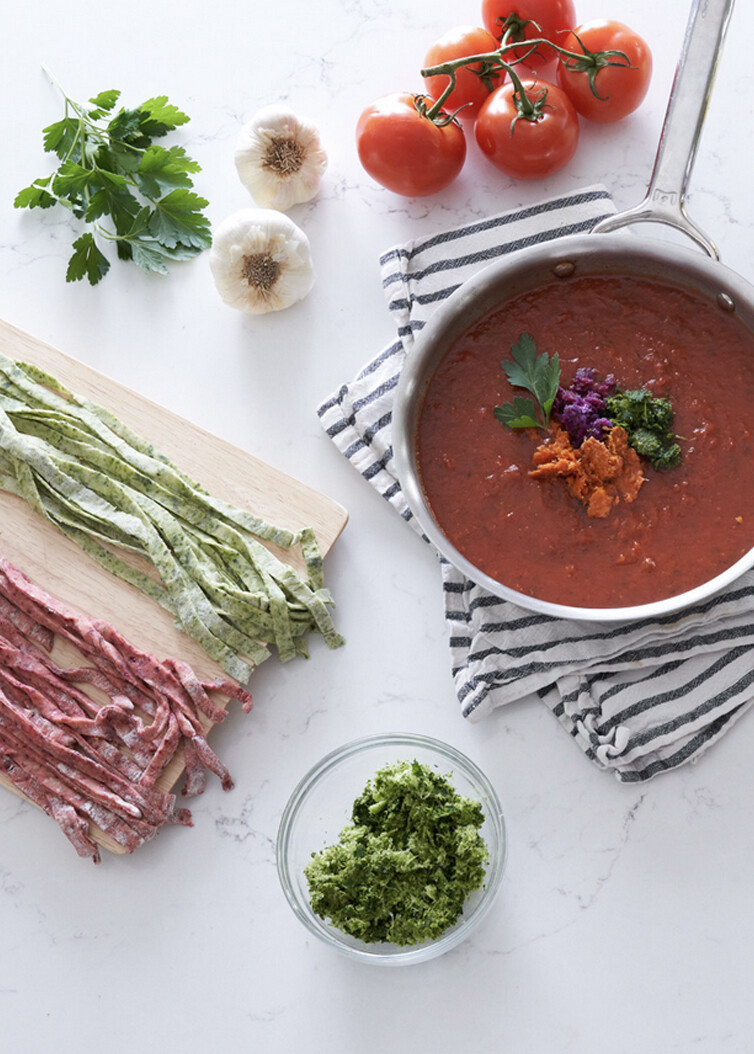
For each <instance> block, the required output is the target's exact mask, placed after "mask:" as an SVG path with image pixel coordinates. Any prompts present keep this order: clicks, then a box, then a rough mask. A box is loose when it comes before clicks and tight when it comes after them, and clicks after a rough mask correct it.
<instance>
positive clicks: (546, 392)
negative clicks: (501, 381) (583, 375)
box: [494, 333, 560, 428]
mask: <svg viewBox="0 0 754 1054" xmlns="http://www.w3.org/2000/svg"><path fill="white" fill-rule="evenodd" d="M511 351H512V354H513V360H512V361H509V362H503V363H501V365H502V367H503V369H504V370H505V372H506V374H507V376H508V380H509V381H510V383H511V384H512V385H513V386H514V387H515V388H526V390H527V391H529V392H531V393H532V395H533V396H534V398H535V399H536V403H535V402H533V401H532V400H531V399H523V398H521V396H516V397H515V398H514V400H513V402H512V403H504V404H503V405H502V406H496V407H495V410H494V414H495V417H496V418H497V420H498V421H500V422H501V423H502V424H504V425H507V427H508V428H547V426H548V424H549V422H550V413H551V411H552V404H553V403H554V402H555V396H556V395H557V394H558V385H559V384H560V359H559V358H558V354H557V352H556V353H555V355H553V356H552V358H550V356H549V355H548V354H547V352H543V353H542V354H541V355H538V354H537V345H536V343H535V341H534V338H533V337H532V336H531V334H530V333H522V334H521V336H520V337H519V341H518V344H514V345H513V347H512V349H511Z"/></svg>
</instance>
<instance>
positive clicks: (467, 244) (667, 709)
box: [318, 186, 754, 782]
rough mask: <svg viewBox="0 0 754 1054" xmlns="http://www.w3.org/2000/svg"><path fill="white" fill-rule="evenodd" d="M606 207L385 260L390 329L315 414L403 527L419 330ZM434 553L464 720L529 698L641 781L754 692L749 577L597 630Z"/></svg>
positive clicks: (706, 738)
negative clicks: (408, 359) (405, 447)
mask: <svg viewBox="0 0 754 1054" xmlns="http://www.w3.org/2000/svg"><path fill="white" fill-rule="evenodd" d="M614 211H615V210H614V207H613V204H612V201H611V199H610V197H609V195H608V193H607V191H606V190H605V188H604V187H600V186H595V187H590V188H587V189H585V190H583V191H580V192H579V193H575V194H571V195H568V196H564V197H558V198H553V199H550V200H547V201H545V202H543V203H541V204H540V205H539V206H537V207H533V208H528V209H521V210H516V211H515V212H507V213H503V214H501V215H497V216H493V217H490V218H488V219H485V220H481V221H479V222H478V223H472V224H468V225H466V226H463V227H457V228H454V229H452V230H449V231H445V232H443V233H438V234H436V235H434V236H431V237H424V238H420V239H417V240H416V241H413V242H411V243H409V244H407V245H404V246H401V247H399V248H395V249H391V250H390V251H389V252H386V253H385V254H384V256H383V257H382V258H381V261H380V264H381V269H382V282H383V287H384V291H385V295H386V297H387V300H388V304H389V307H390V310H391V312H392V313H393V317H394V318H395V321H396V324H397V329H398V338H397V340H396V341H395V342H394V343H392V344H390V345H389V346H388V347H387V348H385V349H384V350H383V351H382V352H381V354H379V355H377V357H376V358H374V359H372V360H371V361H370V362H369V363H368V364H367V365H366V366H365V367H364V368H363V369H362V370H361V371H360V373H359V374H358V375H357V376H356V377H355V378H354V379H353V380H352V381H351V382H349V383H347V384H344V385H343V386H342V387H341V388H340V389H339V390H338V391H337V392H335V393H334V394H333V395H332V396H331V397H330V398H329V399H327V400H326V401H324V402H323V403H322V404H321V406H320V407H319V409H318V414H319V417H320V420H321V422H322V425H323V427H324V429H325V431H326V432H327V434H328V435H329V437H330V438H331V439H332V440H333V442H334V443H335V444H336V445H337V447H338V449H339V450H340V451H341V452H342V453H343V454H344V455H345V457H346V458H347V459H348V460H349V461H350V463H351V464H352V465H353V466H354V468H356V469H357V471H359V472H360V473H361V474H362V475H363V476H364V478H365V479H366V480H368V481H369V483H370V484H371V485H372V486H373V487H375V488H376V489H377V490H378V491H379V493H380V494H382V496H383V497H384V498H386V499H387V500H388V501H389V502H390V503H391V504H392V505H393V507H394V508H395V509H396V511H397V512H398V513H399V514H400V515H401V516H402V517H403V518H404V519H405V520H407V521H408V522H409V523H411V522H412V517H411V513H410V510H409V509H408V507H407V505H406V502H405V499H404V497H403V493H402V491H401V486H400V482H399V480H398V479H397V476H396V473H395V466H394V463H393V456H392V447H391V428H390V422H391V407H392V399H393V393H394V390H395V387H396V385H397V383H398V377H399V375H400V370H401V366H402V363H403V361H404V358H405V356H406V355H410V354H411V347H412V344H413V340H414V334H415V333H416V332H418V331H419V330H420V329H421V328H422V326H423V325H424V324H425V322H426V320H427V319H428V318H429V316H430V314H431V312H432V309H433V307H434V305H435V304H437V303H438V302H439V301H442V300H443V299H445V298H446V297H448V296H449V295H450V294H451V293H452V292H453V290H454V289H456V288H457V287H458V285H459V284H460V283H462V282H463V281H464V280H465V279H467V278H468V277H470V276H471V275H472V274H473V273H475V272H476V271H477V270H479V269H480V268H481V267H483V266H485V264H487V263H488V262H490V261H491V260H493V259H495V258H497V257H499V256H502V255H504V254H506V253H509V252H512V251H513V250H515V249H519V248H523V247H525V246H528V245H532V244H535V243H538V242H543V241H547V240H549V239H552V238H557V237H560V236H562V235H565V234H570V233H578V232H585V231H588V230H589V229H591V227H592V226H593V225H594V223H596V222H597V221H598V220H599V219H601V218H602V217H604V216H607V215H610V214H611V213H613V212H614ZM414 526H416V525H414ZM416 529H417V530H418V527H417V528H416ZM439 562H440V566H441V572H442V585H443V594H444V601H445V617H446V622H447V627H448V633H449V639H450V652H451V662H452V672H453V678H454V683H455V688H456V692H457V695H458V699H459V702H460V704H461V712H462V714H463V715H464V717H467V718H470V719H478V718H480V717H482V716H483V715H485V714H488V713H489V712H490V711H491V710H492V709H494V708H495V707H498V706H501V705H503V704H505V703H509V702H512V701H513V700H516V699H521V698H523V697H525V696H529V695H532V694H533V695H534V696H538V697H539V698H540V699H542V701H543V702H544V703H545V704H546V705H547V706H548V707H549V708H550V710H551V711H552V712H553V713H554V714H555V715H556V717H557V718H558V719H559V720H560V722H561V723H562V724H563V725H564V727H565V728H566V729H567V730H568V732H569V733H570V735H571V736H572V737H573V739H574V740H575V741H576V743H578V745H579V746H580V747H581V749H582V750H583V751H584V753H585V754H586V755H587V757H589V758H590V759H591V760H592V761H593V762H595V763H596V764H597V765H599V766H600V767H602V768H604V769H606V770H610V771H612V772H614V773H615V775H616V776H617V777H618V778H619V779H620V780H622V781H624V782H638V781H642V780H647V779H650V778H651V777H653V776H655V775H656V774H658V773H660V772H663V771H667V770H669V769H673V768H675V767H676V766H678V765H680V764H683V763H684V762H687V761H690V760H692V759H694V758H697V757H698V756H699V755H700V754H701V753H702V751H703V750H705V748H706V747H708V746H709V745H710V744H711V743H713V742H714V741H715V740H716V739H717V738H718V737H719V736H721V735H722V733H723V732H724V731H725V730H726V729H727V728H728V727H730V726H731V725H732V724H733V723H734V722H735V721H736V719H737V718H738V717H740V716H741V715H742V714H743V713H744V712H745V710H746V709H747V708H748V707H749V706H750V705H751V702H752V700H753V699H754V686H753V683H752V682H754V662H752V655H753V653H752V646H753V645H754V617H752V613H753V612H754V573H750V574H747V575H746V576H744V577H743V578H741V579H740V580H739V581H738V582H737V583H736V584H735V586H733V587H731V588H730V589H729V590H728V591H726V592H724V593H723V594H721V595H719V596H717V597H715V598H713V599H712V600H709V601H707V602H706V603H704V604H702V605H699V606H698V607H695V608H693V609H688V610H686V611H684V612H682V613H680V614H676V615H671V616H667V617H665V618H663V619H661V620H651V621H649V620H647V621H643V622H638V623H630V624H625V625H621V626H618V625H610V626H604V625H595V624H594V623H585V622H575V621H570V620H565V619H555V618H552V617H550V616H545V615H539V614H535V613H533V612H530V611H527V610H525V609H523V608H520V607H518V606H516V605H514V604H511V603H510V602H508V601H504V600H500V599H499V598H497V597H495V596H493V595H492V594H490V593H489V592H488V591H486V590H484V589H482V588H480V587H479V586H478V585H476V584H475V583H473V582H471V581H469V580H468V579H467V578H466V577H465V576H464V575H463V574H461V573H460V572H459V571H458V570H457V569H456V568H455V567H453V566H451V565H450V564H449V563H448V562H447V561H445V560H444V559H442V558H439Z"/></svg>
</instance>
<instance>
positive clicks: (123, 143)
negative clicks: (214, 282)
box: [13, 89, 212, 285]
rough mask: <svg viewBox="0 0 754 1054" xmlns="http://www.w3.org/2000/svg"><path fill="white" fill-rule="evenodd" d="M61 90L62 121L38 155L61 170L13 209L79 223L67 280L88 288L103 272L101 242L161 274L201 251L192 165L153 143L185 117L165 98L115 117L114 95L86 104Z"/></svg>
mask: <svg viewBox="0 0 754 1054" xmlns="http://www.w3.org/2000/svg"><path fill="white" fill-rule="evenodd" d="M61 93H62V95H63V98H64V100H65V114H64V116H63V118H62V119H61V120H60V121H56V122H54V123H53V124H51V125H48V126H47V127H46V128H44V129H43V145H44V149H45V151H47V152H48V153H54V154H56V155H57V157H58V158H59V160H60V165H59V166H58V168H57V170H56V171H55V172H54V173H53V174H52V175H50V176H46V177H42V178H40V179H35V180H34V181H33V182H32V183H31V184H30V185H29V186H28V187H24V188H23V189H22V190H20V191H19V192H18V194H17V195H16V197H15V200H14V202H13V204H14V206H15V207H16V208H19V209H22V208H28V209H33V208H44V209H47V208H51V207H52V206H53V205H58V204H59V205H63V206H64V207H65V208H67V209H69V210H70V212H71V213H72V214H73V216H75V217H76V218H77V219H78V220H81V221H82V222H83V223H85V224H86V225H87V229H86V231H85V233H84V234H82V235H81V237H79V238H77V239H76V241H74V243H73V248H74V253H73V256H72V257H71V259H70V260H69V263H68V269H67V272H66V280H67V281H69V282H72V281H79V280H80V279H82V278H84V277H86V278H87V280H88V281H89V282H90V283H91V284H92V285H96V283H97V282H99V281H100V280H101V279H102V278H103V277H104V275H105V274H107V271H108V270H109V267H110V264H109V262H108V260H107V258H106V256H105V255H104V253H103V251H102V248H101V247H100V245H101V244H102V243H112V244H114V246H115V249H116V252H117V255H118V257H119V258H120V259H122V260H133V262H134V263H136V264H137V266H138V267H140V268H141V269H142V270H144V271H148V272H154V273H157V274H167V273H168V261H174V260H186V259H189V258H190V257H192V256H196V255H197V254H198V253H200V252H202V251H203V250H204V249H207V248H209V246H210V245H211V242H212V236H211V231H210V224H209V220H208V219H207V217H206V216H205V215H204V213H203V211H202V210H203V209H204V208H205V207H206V206H207V204H208V202H207V201H206V199H205V198H202V197H200V196H199V195H198V194H196V193H194V191H193V190H192V189H191V188H192V187H193V179H192V176H193V174H194V173H196V172H199V171H201V167H200V165H199V164H198V163H197V162H196V161H194V160H193V159H192V158H191V157H189V155H188V154H187V153H186V151H185V150H184V148H183V147H182V146H177V145H174V146H170V147H164V146H162V145H158V144H155V143H153V142H152V140H153V139H154V138H157V137H162V136H165V135H167V134H168V133H169V132H172V131H175V129H176V128H178V127H179V126H180V125H183V124H186V122H187V121H188V120H189V118H188V116H187V115H186V114H185V113H184V112H183V111H182V110H180V109H178V107H177V106H174V105H173V104H172V103H171V102H169V100H168V97H167V95H157V96H154V97H153V98H151V99H147V100H146V102H143V103H142V104H141V106H139V107H137V108H135V109H126V108H125V107H121V108H120V109H118V110H117V111H116V106H117V103H118V100H119V99H120V92H119V91H117V90H115V89H109V90H107V91H103V92H100V93H99V94H97V95H93V96H91V98H90V99H89V100H88V102H87V104H81V103H77V102H75V101H74V100H73V99H71V98H70V97H69V96H68V95H66V94H65V92H63V91H62V89H61Z"/></svg>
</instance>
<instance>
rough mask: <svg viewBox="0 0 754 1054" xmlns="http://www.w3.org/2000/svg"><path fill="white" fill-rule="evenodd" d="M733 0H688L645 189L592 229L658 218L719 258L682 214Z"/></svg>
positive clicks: (657, 220)
mask: <svg viewBox="0 0 754 1054" xmlns="http://www.w3.org/2000/svg"><path fill="white" fill-rule="evenodd" d="M734 2H735V0H694V4H693V7H692V10H691V14H690V16H689V22H688V25H687V27H686V36H685V39H684V42H683V50H682V52H681V57H680V59H679V61H678V67H677V69H676V72H675V78H674V79H673V85H672V87H671V89H670V99H669V100H668V107H667V110H666V112H665V121H664V123H663V126H662V134H661V135H660V144H659V146H658V148H657V157H656V158H655V164H654V170H653V172H652V178H651V180H650V183H649V189H648V191H647V195H646V197H645V198H644V200H643V201H642V202H640V204H638V205H636V206H634V207H633V208H631V209H627V210H626V211H625V212H618V213H616V214H615V215H613V216H609V217H607V219H604V220H601V221H600V222H599V223H597V224H595V226H594V227H593V228H592V232H593V233H605V232H607V231H614V230H617V229H618V228H620V227H626V226H628V225H629V224H632V223H644V222H654V223H664V224H665V225H666V226H668V227H674V228H675V229H676V230H679V231H682V232H683V233H684V234H687V235H688V236H689V237H690V238H692V239H693V240H694V241H695V242H696V243H697V245H699V246H701V248H702V249H704V251H705V252H706V253H708V255H709V256H711V257H712V258H713V259H715V260H717V259H719V255H720V254H719V252H718V250H717V246H716V245H715V244H714V242H712V241H710V239H709V238H708V237H707V235H706V234H705V233H704V232H703V231H702V230H700V229H699V227H697V225H696V224H695V223H693V222H692V221H691V220H690V219H689V218H688V216H687V215H686V190H687V187H688V182H689V177H690V175H691V169H692V167H693V164H694V160H695V158H696V151H697V147H698V146H699V139H700V136H701V132H702V125H703V124H704V118H705V116H706V113H707V105H708V103H709V98H710V95H711V94H712V86H713V84H714V81H715V74H716V72H717V65H718V61H719V59H720V55H721V53H722V49H723V41H724V40H725V33H726V30H727V28H728V22H729V20H730V14H731V11H732V10H733V4H734Z"/></svg>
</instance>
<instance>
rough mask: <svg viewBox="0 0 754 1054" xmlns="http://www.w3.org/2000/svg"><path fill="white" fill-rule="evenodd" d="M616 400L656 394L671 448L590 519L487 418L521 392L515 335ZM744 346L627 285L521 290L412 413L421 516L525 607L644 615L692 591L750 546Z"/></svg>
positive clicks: (713, 324)
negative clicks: (633, 488)
mask: <svg viewBox="0 0 754 1054" xmlns="http://www.w3.org/2000/svg"><path fill="white" fill-rule="evenodd" d="M525 332H528V333H531V335H532V336H533V337H534V339H535V341H536V344H537V350H538V352H540V353H541V352H547V353H548V354H549V355H553V354H554V353H555V352H557V353H558V354H559V356H560V366H561V371H562V373H561V384H563V385H567V384H569V383H570V381H571V379H572V377H573V375H574V373H575V372H576V370H577V369H578V368H579V367H593V368H595V369H597V370H598V372H599V375H600V377H604V376H605V375H606V374H609V373H612V374H614V376H615V378H616V380H617V383H618V386H619V387H620V388H622V389H624V390H628V389H632V388H640V387H646V388H648V389H649V390H650V391H651V392H652V393H653V394H654V395H658V396H665V397H667V398H669V399H670V400H671V402H672V404H673V408H674V410H675V421H674V428H675V431H676V433H677V434H678V436H679V439H680V445H681V449H682V452H683V458H682V461H681V464H680V465H679V466H678V467H677V468H674V469H670V470H667V471H656V470H654V469H653V468H652V467H651V465H649V464H648V463H646V464H645V466H644V469H645V471H644V474H645V476H646V478H647V481H646V482H645V483H644V485H643V486H642V488H641V490H640V491H639V494H638V497H637V498H636V500H635V501H634V502H633V503H630V504H627V503H621V504H619V505H618V506H616V507H615V508H614V509H613V510H612V511H611V513H610V515H609V516H607V517H606V518H605V519H601V520H597V519H590V518H589V517H588V516H587V515H586V511H585V509H584V507H583V506H582V505H581V504H580V502H578V501H577V500H576V499H574V498H573V497H572V496H571V495H570V494H569V492H568V490H567V487H566V486H565V484H564V483H563V481H562V480H534V479H532V478H531V477H530V476H529V475H528V473H529V470H530V468H531V467H532V464H531V463H532V454H533V452H534V448H535V446H536V445H537V443H538V442H540V441H541V439H542V438H543V435H544V433H541V432H540V433H539V434H535V433H534V432H533V431H520V430H514V429H510V428H507V427H505V426H504V425H502V424H501V423H500V422H499V421H497V420H496V418H495V417H494V413H493V411H494V407H495V406H499V405H501V404H502V403H504V402H511V401H512V399H513V397H514V395H523V396H525V397H528V395H529V393H528V392H526V391H524V390H522V389H520V388H516V389H514V388H512V387H511V385H510V384H509V383H508V379H507V377H506V375H505V372H504V371H503V369H502V367H501V362H502V361H503V360H508V359H510V358H511V347H512V345H513V344H515V343H517V342H518V340H519V338H520V336H521V334H522V333H525ZM753 407H754V337H753V336H752V333H751V331H750V330H749V329H748V328H747V327H746V326H745V325H744V324H743V323H742V322H741V321H740V320H739V319H738V318H736V316H735V315H732V314H731V313H730V312H726V311H723V310H722V309H721V308H719V307H718V306H717V305H716V304H715V303H713V302H708V301H706V300H703V299H702V298H701V297H697V296H694V295H693V294H692V293H690V292H687V291H684V290H682V289H680V288H676V287H673V286H669V285H665V284H662V283H660V282H658V281H656V280H654V279H649V278H640V277H629V276H627V277H616V276H605V277H596V278H574V279H568V280H565V281H561V282H557V283H553V284H552V285H551V286H547V287H545V288H543V289H540V290H537V291H535V292H531V293H527V294H525V295H524V296H521V297H519V298H517V299H515V300H513V301H511V302H510V303H507V304H506V305H504V306H503V307H501V308H498V309H496V310H495V311H493V312H492V313H490V314H489V315H488V316H486V317H485V318H484V319H483V320H482V321H481V322H479V323H478V324H477V325H475V326H474V327H472V328H471V329H470V330H469V331H468V332H467V333H465V334H464V335H463V336H462V337H461V339H460V340H459V341H458V342H457V344H456V345H455V346H454V347H453V348H452V349H451V351H450V352H449V353H448V354H447V355H446V357H445V358H444V360H443V361H442V362H441V363H440V365H439V367H438V368H437V370H436V372H435V374H434V376H433V377H432V379H431V380H430V383H429V387H428V390H427V393H426V396H425V399H424V403H423V406H422V410H421V414H420V421H419V427H418V431H417V455H418V464H419V470H420V476H421V479H422V485H423V488H424V492H425V495H426V498H427V501H428V503H429V506H430V508H431V510H432V512H433V515H434V516H435V519H436V521H437V523H438V524H439V526H440V527H441V529H442V530H443V532H444V533H445V534H446V536H447V537H448V538H449V539H450V541H451V542H452V544H453V545H454V546H455V547H456V549H457V550H458V551H459V552H461V553H462V554H463V555H464V556H465V557H466V558H467V559H468V560H470V561H471V562H472V563H473V564H474V565H475V566H476V567H479V568H480V569H481V570H482V571H484V572H485V573H486V574H488V575H490V576H491V577H492V578H494V579H495V580H497V581H499V582H502V583H504V584H505V585H507V586H509V587H511V588H513V589H515V590H518V591H519V592H522V593H524V594H526V595H528V596H533V597H537V598H539V599H541V600H546V601H550V602H553V603H558V604H567V605H574V606H578V607H625V606H632V605H636V604H645V603H650V602H652V601H656V600H660V599H662V598H665V597H668V596H674V595H677V594H678V593H682V592H685V591H686V590H688V589H691V588H693V587H694V586H697V585H701V584H702V583H703V582H706V581H707V580H708V579H710V578H712V577H714V576H715V575H717V574H719V573H720V572H722V571H723V570H725V569H726V568H727V567H729V566H730V565H731V564H733V563H735V561H736V560H738V559H739V558H740V557H742V556H743V555H744V554H745V553H746V552H747V551H748V550H749V549H751V548H752V547H753V546H754V486H752V457H753V456H754V437H753V436H752V430H751V422H752V408H753Z"/></svg>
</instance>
